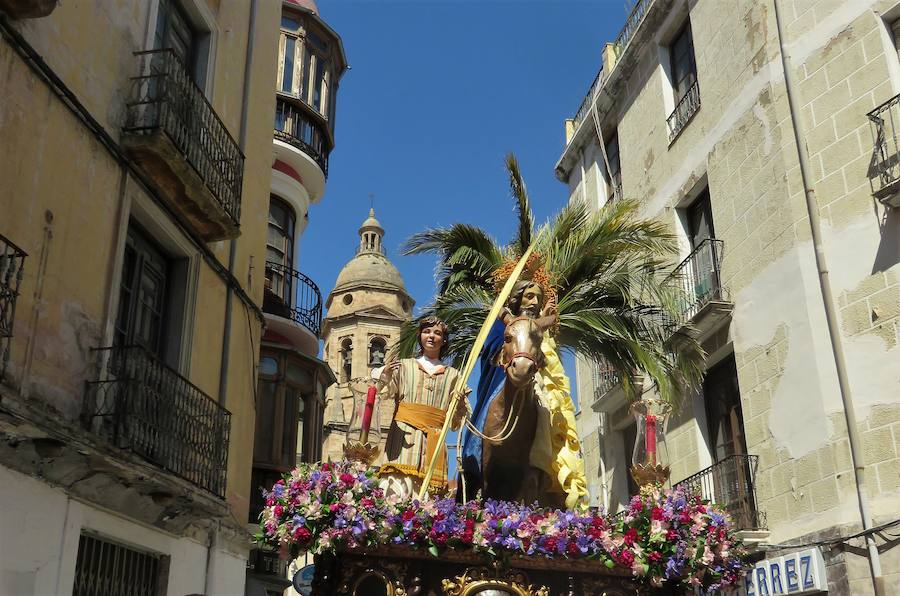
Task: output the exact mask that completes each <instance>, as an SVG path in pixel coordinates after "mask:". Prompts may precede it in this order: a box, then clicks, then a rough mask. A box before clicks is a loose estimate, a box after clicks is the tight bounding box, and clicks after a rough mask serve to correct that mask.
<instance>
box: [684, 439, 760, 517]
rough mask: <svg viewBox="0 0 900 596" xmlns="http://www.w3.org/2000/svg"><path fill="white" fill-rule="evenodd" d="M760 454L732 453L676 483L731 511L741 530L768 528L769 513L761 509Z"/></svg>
mask: <svg viewBox="0 0 900 596" xmlns="http://www.w3.org/2000/svg"><path fill="white" fill-rule="evenodd" d="M758 459H759V458H758V457H757V456H756V455H730V456H728V457H726V458H724V459H722V460H720V461H718V462H716V463H714V464H713V465H711V466H710V467H708V468H706V469H705V470H701V471H700V472H697V473H696V474H694V475H693V476H689V477H687V478H685V479H684V480H682V481H681V482H678V483H676V485H677V486H683V487H685V488H686V489H687V490H689V491H691V492H692V493H693V494H696V495H700V496H701V497H702V498H704V499H707V500H709V501H712V502H713V503H716V504H717V505H720V506H722V507H724V508H725V510H726V511H728V512H729V513H730V514H731V517H732V519H733V520H734V522H735V524H736V525H737V528H738V529H740V530H763V529H766V515H765V512H764V511H759V510H758V509H757V506H756V504H757V499H756V468H757V464H758Z"/></svg>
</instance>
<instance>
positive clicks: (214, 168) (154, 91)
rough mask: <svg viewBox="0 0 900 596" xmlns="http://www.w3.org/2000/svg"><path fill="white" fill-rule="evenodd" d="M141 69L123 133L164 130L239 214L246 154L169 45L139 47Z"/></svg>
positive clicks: (232, 213)
mask: <svg viewBox="0 0 900 596" xmlns="http://www.w3.org/2000/svg"><path fill="white" fill-rule="evenodd" d="M135 55H136V56H138V58H139V59H140V72H139V74H138V76H135V77H132V83H133V88H132V97H131V99H130V101H129V102H128V119H127V121H126V125H125V128H124V132H126V133H130V134H139V135H149V134H153V133H157V132H163V133H165V135H166V136H167V137H168V138H169V139H170V140H171V142H172V144H173V145H174V146H175V148H176V149H177V150H178V151H179V152H180V153H181V155H183V157H184V159H185V160H187V162H188V163H189V164H190V165H191V167H192V168H193V170H194V171H195V172H196V174H197V176H199V178H200V179H201V180H202V182H203V184H204V185H205V186H206V188H207V189H208V190H209V192H210V193H211V194H212V196H213V197H214V199H215V201H217V202H218V204H219V206H220V207H221V208H222V209H223V210H224V212H225V214H227V217H228V218H230V220H231V221H232V223H233V225H234V226H238V225H239V224H240V219H241V185H242V183H243V177H244V156H243V154H242V153H241V150H240V148H239V147H238V144H237V143H236V142H235V140H234V139H233V138H232V136H231V134H230V133H229V132H228V129H227V128H226V127H225V125H224V124H223V123H222V121H221V120H220V119H219V116H218V115H217V114H216V111H215V110H214V109H213V107H212V105H210V103H209V101H207V99H206V96H205V95H204V94H203V91H201V90H200V88H199V87H197V85H196V83H194V81H193V80H192V78H191V75H190V74H189V73H188V70H187V69H186V68H185V66H184V64H182V62H181V60H180V59H179V58H178V56H177V55H176V54H175V52H174V51H173V50H171V49H164V50H149V51H143V52H135Z"/></svg>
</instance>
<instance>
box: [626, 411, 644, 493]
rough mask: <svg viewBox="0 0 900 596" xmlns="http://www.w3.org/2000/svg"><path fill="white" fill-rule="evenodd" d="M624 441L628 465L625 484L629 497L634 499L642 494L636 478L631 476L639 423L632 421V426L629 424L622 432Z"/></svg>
mask: <svg viewBox="0 0 900 596" xmlns="http://www.w3.org/2000/svg"><path fill="white" fill-rule="evenodd" d="M622 440H623V441H624V443H625V454H626V455H625V461H626V463H627V468H626V470H625V483H626V486H627V488H628V496H629V498H630V497H633V496H634V495H636V494H638V493H640V492H641V489H640V487H639V486H638V485H637V482H635V481H634V478H633V477H632V476H631V460H632V457H633V456H632V453H634V443H635V441H637V423H636V422H634V421H633V420H632V422H631V424H629V425H628V426H627V427H625V429H623V430H622Z"/></svg>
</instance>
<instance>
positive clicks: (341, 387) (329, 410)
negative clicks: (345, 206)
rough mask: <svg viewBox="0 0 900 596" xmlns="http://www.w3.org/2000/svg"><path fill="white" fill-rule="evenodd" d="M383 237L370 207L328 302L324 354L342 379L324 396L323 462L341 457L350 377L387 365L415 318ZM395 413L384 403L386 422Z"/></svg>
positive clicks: (323, 334)
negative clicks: (402, 331) (390, 352)
mask: <svg viewBox="0 0 900 596" xmlns="http://www.w3.org/2000/svg"><path fill="white" fill-rule="evenodd" d="M383 241H384V228H383V227H382V226H381V223H380V222H379V221H378V220H377V219H376V218H375V209H370V210H369V215H368V217H367V218H366V219H365V221H363V223H362V225H361V226H360V227H359V243H358V245H357V248H356V255H355V256H354V257H353V258H352V259H350V261H349V262H347V264H346V265H344V268H343V269H341V272H340V274H338V277H337V281H336V282H335V285H334V288H333V289H332V290H331V293H330V294H329V295H328V299H327V300H326V302H325V306H326V308H327V309H328V314H327V315H326V317H325V320H324V322H323V325H322V339H323V341H324V344H325V351H324V359H325V361H326V362H327V363H328V364H329V366H331V369H332V370H333V371H334V372H335V376H337V380H338V382H337V383H335V384H334V385H332V386H331V387H329V388H328V390H327V392H326V397H325V418H324V433H323V443H324V444H323V446H322V460H323V461H324V460H327V459H329V458H330V459H331V460H332V461H334V460H338V459H341V458H342V457H343V451H342V447H343V444H344V440H345V437H346V432H347V426H348V424H349V422H350V411H351V409H352V393H351V391H350V387H349V381H350V380H351V379H355V378H360V377H366V376H369V374H370V371H371V369H372V368H375V367H376V366H381V365H382V364H384V358H385V356H386V355H387V352H388V350H390V349H391V348H392V347H393V346H394V344H395V343H396V342H397V341H398V340H399V339H400V328H401V327H402V326H403V322H404V321H407V320H409V319H411V318H412V308H413V305H414V304H415V302H414V301H413V299H412V298H411V297H410V296H409V294H408V293H407V292H406V286H405V285H404V283H403V278H402V277H401V276H400V272H399V271H397V268H396V267H395V266H394V264H393V263H391V261H390V260H389V259H388V258H387V255H386V254H385V249H384V243H383ZM392 412H393V408H392V407H390V408H389V407H388V406H384V407H383V411H382V412H381V423H382V425H383V426H386V425H387V424H389V423H390V420H391V415H392ZM385 430H386V428H385Z"/></svg>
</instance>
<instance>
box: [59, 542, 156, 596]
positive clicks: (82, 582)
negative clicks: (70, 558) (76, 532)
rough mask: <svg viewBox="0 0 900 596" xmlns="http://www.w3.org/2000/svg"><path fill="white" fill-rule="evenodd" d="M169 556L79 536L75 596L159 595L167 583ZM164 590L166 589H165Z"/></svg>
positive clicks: (73, 589)
mask: <svg viewBox="0 0 900 596" xmlns="http://www.w3.org/2000/svg"><path fill="white" fill-rule="evenodd" d="M167 559H168V557H164V556H162V555H158V554H155V553H147V552H142V551H139V550H134V549H131V548H128V547H126V546H122V545H120V544H116V543H114V542H108V541H106V540H103V539H102V538H99V537H96V536H92V535H90V534H82V535H81V537H80V538H79V539H78V554H77V556H76V560H75V585H74V586H73V588H72V594H73V596H100V595H101V594H102V595H103V596H156V595H157V594H159V593H160V588H161V587H162V586H165V585H166V583H167V582H166V578H164V577H162V576H163V575H164V570H165V568H166V567H167V565H166V563H167ZM163 589H164V588H163Z"/></svg>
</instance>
